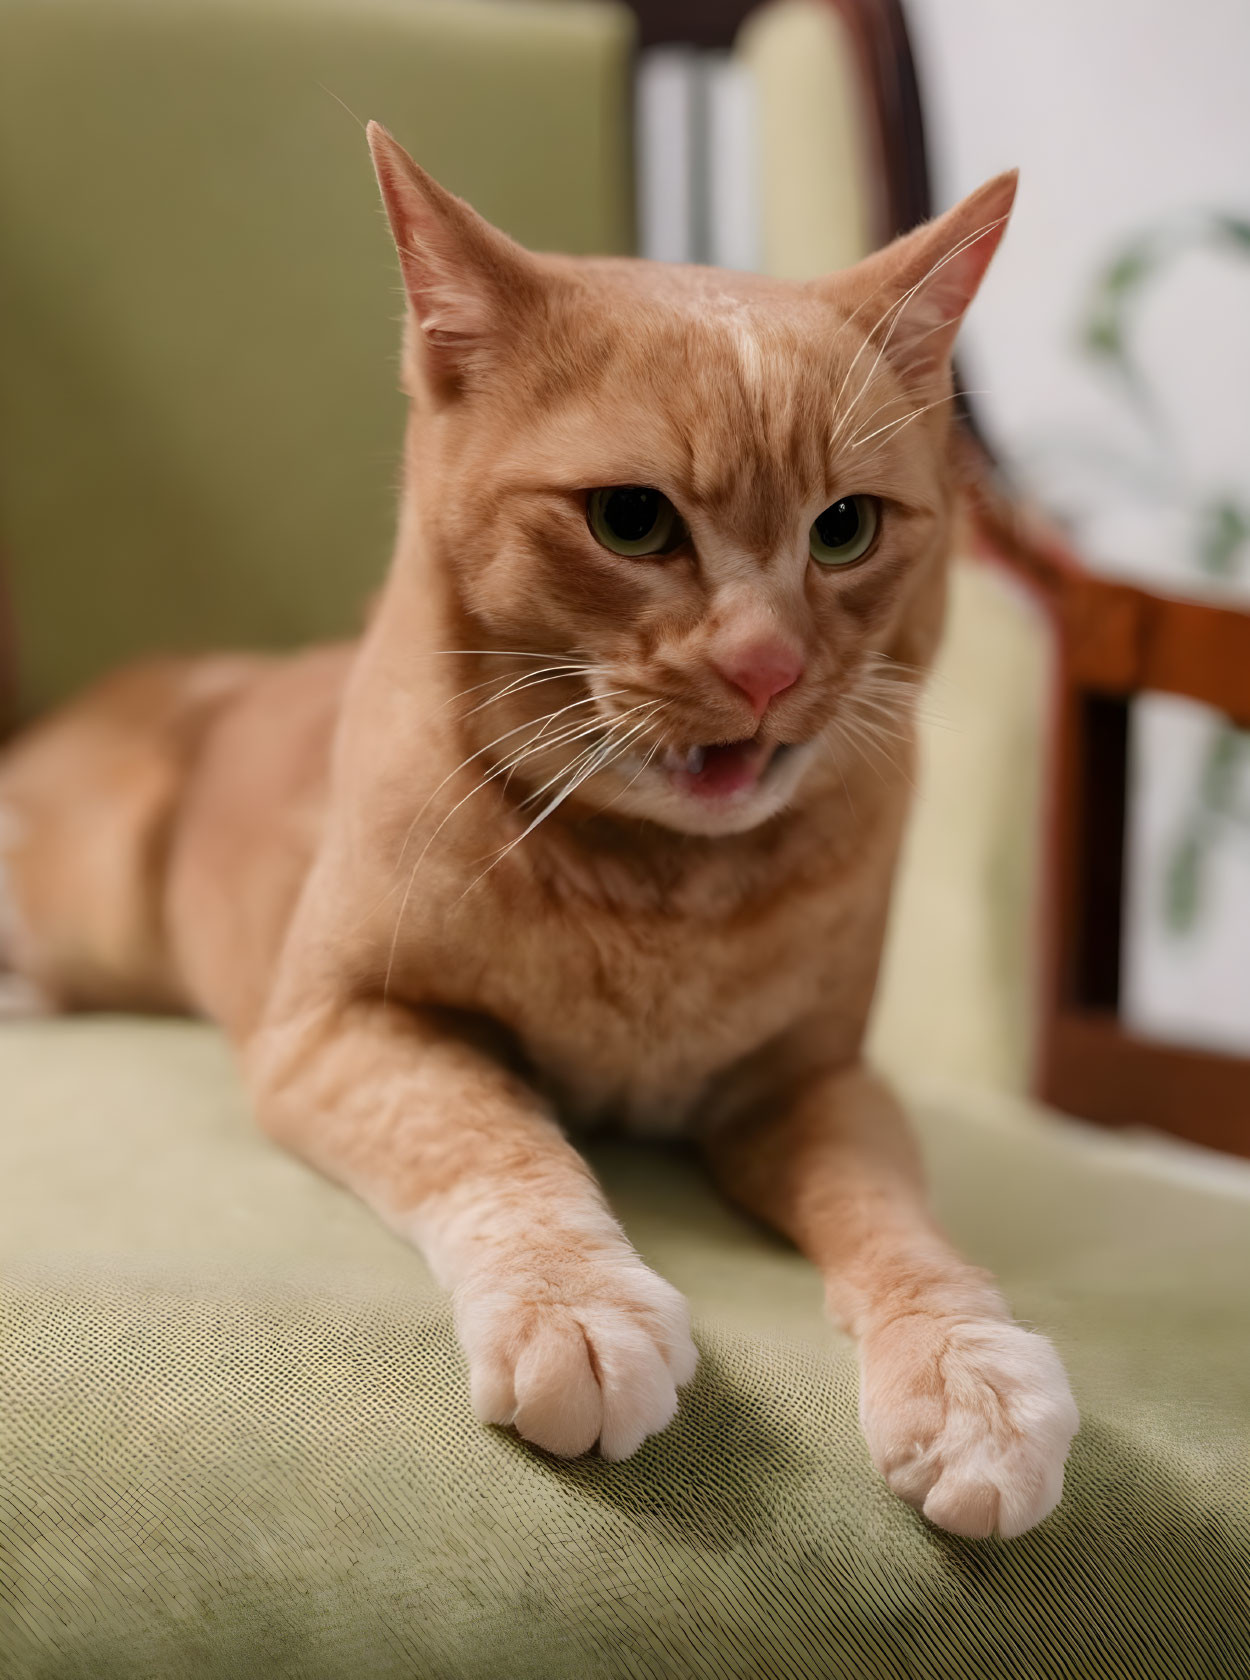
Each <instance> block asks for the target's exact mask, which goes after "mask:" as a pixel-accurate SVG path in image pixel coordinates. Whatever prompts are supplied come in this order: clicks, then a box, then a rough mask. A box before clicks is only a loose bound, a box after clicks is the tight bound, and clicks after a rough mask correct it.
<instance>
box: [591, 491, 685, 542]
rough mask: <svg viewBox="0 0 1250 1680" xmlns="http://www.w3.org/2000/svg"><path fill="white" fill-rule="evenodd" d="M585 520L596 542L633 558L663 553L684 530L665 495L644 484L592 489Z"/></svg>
mask: <svg viewBox="0 0 1250 1680" xmlns="http://www.w3.org/2000/svg"><path fill="white" fill-rule="evenodd" d="M586 523H587V524H588V525H589V526H590V530H591V535H592V536H593V537H594V539H595V541H596V542H599V543H602V544H603V546H604V548H607V549H611V551H612V553H613V554H625V555H628V556H630V557H631V558H633V559H641V558H643V557H644V556H646V555H649V554H667V553H668V551H669V550H670V549H672V548H675V547H676V546H677V544H678V543H679V542H680V541H681V539H682V538H683V537H684V536H685V533H686V528H685V526H684V525H683V524H682V522H681V516H680V515H679V514H678V512H677V509H676V508H675V507H674V506H673V504H672V502H670V501H669V499H668V497H667V496H666V495H664V494H663V492H662V491H659V490H652V489H651V488H650V487H649V486H648V485H645V484H617V485H613V486H610V487H609V488H608V489H606V490H592V491H591V492H590V496H589V498H588V500H587V503H586Z"/></svg>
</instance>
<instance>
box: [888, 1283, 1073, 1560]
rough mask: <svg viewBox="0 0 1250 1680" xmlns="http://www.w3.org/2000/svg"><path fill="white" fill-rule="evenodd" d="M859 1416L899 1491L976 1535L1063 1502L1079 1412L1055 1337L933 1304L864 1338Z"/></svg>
mask: <svg viewBox="0 0 1250 1680" xmlns="http://www.w3.org/2000/svg"><path fill="white" fill-rule="evenodd" d="M859 1416H860V1422H861V1424H862V1425H863V1430H864V1436H865V1438H866V1440H867V1442H868V1448H869V1451H870V1452H871V1453H872V1457H873V1462H874V1463H875V1464H876V1466H877V1468H878V1469H879V1470H880V1471H881V1474H882V1475H883V1476H884V1477H885V1479H886V1481H887V1482H888V1483H889V1485H890V1487H891V1488H892V1489H893V1490H894V1492H895V1493H897V1494H899V1495H900V1496H901V1497H902V1498H903V1499H905V1500H907V1502H908V1503H909V1504H911V1505H914V1506H916V1508H917V1509H918V1510H920V1511H922V1512H923V1513H924V1515H925V1516H926V1517H928V1519H929V1521H930V1522H933V1523H936V1524H937V1526H938V1527H939V1528H945V1529H949V1530H950V1532H951V1533H952V1534H962V1535H965V1536H967V1537H968V1538H970V1539H983V1538H985V1537H986V1536H987V1535H990V1534H999V1535H1001V1536H1002V1537H1003V1539H1011V1538H1012V1537H1013V1536H1015V1535H1017V1534H1023V1533H1024V1531H1025V1530H1026V1529H1029V1528H1032V1527H1033V1526H1034V1524H1036V1523H1039V1522H1041V1520H1042V1518H1043V1517H1046V1516H1048V1515H1049V1514H1050V1512H1051V1511H1053V1510H1054V1508H1055V1506H1056V1505H1057V1504H1058V1503H1059V1498H1060V1495H1061V1494H1062V1492H1063V1466H1064V1462H1065V1460H1066V1459H1067V1456H1068V1447H1069V1445H1070V1444H1071V1441H1072V1437H1073V1435H1075V1433H1076V1430H1077V1427H1078V1424H1079V1421H1080V1420H1079V1418H1078V1417H1077V1411H1076V1405H1075V1402H1074V1401H1073V1399H1072V1391H1071V1389H1070V1388H1069V1387H1068V1379H1067V1375H1066V1374H1065V1372H1064V1369H1063V1366H1062V1364H1061V1363H1060V1360H1059V1356H1058V1354H1057V1353H1056V1352H1055V1350H1054V1348H1053V1347H1052V1346H1051V1345H1050V1343H1049V1342H1048V1341H1047V1340H1046V1338H1045V1337H1044V1336H1038V1335H1036V1334H1034V1333H1033V1332H1031V1331H1028V1330H1022V1329H1021V1328H1020V1326H1019V1325H1017V1324H1012V1323H1010V1322H1006V1321H1003V1320H998V1319H959V1318H941V1317H935V1316H930V1315H928V1314H925V1313H909V1314H907V1315H906V1316H904V1317H901V1318H896V1319H894V1320H892V1321H891V1322H890V1323H888V1324H886V1325H884V1326H882V1327H881V1328H879V1329H877V1330H874V1331H871V1332H870V1333H869V1334H868V1335H867V1336H866V1337H865V1338H864V1340H863V1342H862V1344H861V1348H860V1402H859Z"/></svg>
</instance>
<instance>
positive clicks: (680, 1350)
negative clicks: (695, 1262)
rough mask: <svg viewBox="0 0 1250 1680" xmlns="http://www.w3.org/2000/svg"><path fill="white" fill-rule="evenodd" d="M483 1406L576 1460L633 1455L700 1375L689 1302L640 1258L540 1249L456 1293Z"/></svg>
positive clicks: (459, 1323) (459, 1324)
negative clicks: (547, 1258) (546, 1257)
mask: <svg viewBox="0 0 1250 1680" xmlns="http://www.w3.org/2000/svg"><path fill="white" fill-rule="evenodd" d="M456 1328H457V1329H458V1331H459V1333H460V1340H461V1342H462V1344H463V1346H464V1349H465V1352H466V1353H467V1354H468V1356H469V1369H470V1373H471V1379H472V1399H473V1410H474V1411H475V1412H476V1414H477V1416H478V1417H479V1418H481V1420H482V1422H483V1423H499V1424H514V1425H515V1426H516V1429H517V1431H518V1433H519V1434H521V1435H523V1436H524V1437H525V1439H526V1440H527V1441H532V1442H533V1443H534V1445H535V1446H538V1447H543V1448H545V1449H546V1451H547V1452H551V1453H556V1454H558V1455H559V1456H560V1457H561V1458H575V1457H577V1455H578V1454H579V1453H584V1452H587V1451H588V1450H589V1449H590V1448H591V1447H593V1446H594V1444H595V1442H596V1441H598V1443H599V1451H600V1452H601V1453H602V1454H603V1456H604V1458H610V1459H621V1458H628V1457H629V1455H630V1454H631V1453H632V1452H634V1451H636V1450H637V1448H638V1447H640V1446H641V1445H642V1443H643V1441H645V1440H646V1438H647V1436H648V1435H654V1434H656V1432H657V1431H658V1430H661V1429H663V1428H665V1426H666V1425H667V1424H669V1423H671V1422H672V1419H673V1416H674V1414H675V1412H676V1411H677V1390H678V1389H679V1388H680V1387H682V1386H683V1385H684V1384H685V1383H688V1382H689V1381H690V1379H691V1377H692V1376H693V1375H694V1369H695V1365H696V1363H697V1361H698V1354H697V1352H696V1351H695V1346H694V1343H693V1342H692V1341H691V1339H690V1314H689V1311H688V1309H687V1307H686V1303H685V1301H684V1300H683V1299H682V1297H681V1296H680V1295H679V1294H678V1293H677V1291H676V1290H675V1289H674V1288H673V1287H672V1285H671V1284H668V1283H665V1281H664V1279H663V1278H661V1277H657V1275H656V1274H655V1273H654V1272H653V1271H651V1269H650V1268H649V1267H647V1266H644V1265H643V1263H642V1261H641V1260H639V1259H638V1258H637V1256H635V1255H627V1256H624V1257H620V1258H617V1257H612V1258H610V1259H609V1258H606V1257H595V1258H588V1259H584V1260H577V1261H574V1262H570V1261H569V1260H567V1259H566V1258H563V1257H561V1258H560V1259H559V1260H558V1261H556V1260H553V1261H552V1262H551V1263H550V1264H547V1265H544V1263H543V1261H542V1259H541V1257H539V1256H535V1257H533V1259H532V1260H527V1261H526V1262H525V1263H523V1264H522V1265H521V1266H520V1267H518V1268H516V1269H515V1270H512V1271H509V1272H507V1273H504V1274H493V1275H491V1276H487V1277H481V1276H479V1277H477V1278H475V1279H473V1280H471V1281H470V1282H469V1283H467V1284H466V1285H465V1286H463V1287H462V1288H461V1289H459V1290H458V1291H457V1293H456Z"/></svg>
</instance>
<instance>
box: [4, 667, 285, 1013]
mask: <svg viewBox="0 0 1250 1680" xmlns="http://www.w3.org/2000/svg"><path fill="white" fill-rule="evenodd" d="M265 663H266V662H265V661H262V660H258V659H250V658H245V657H226V656H223V657H211V658H203V659H160V660H150V661H147V662H145V663H143V664H140V665H135V666H131V667H128V668H127V669H125V670H123V671H120V672H117V673H116V674H115V675H113V676H111V677H108V678H106V679H105V680H104V681H102V682H100V683H98V684H97V685H96V686H95V687H93V688H91V689H88V690H87V691H86V692H85V693H84V694H82V695H81V696H79V697H78V698H76V699H74V700H72V701H70V702H69V703H68V704H66V705H65V706H62V707H61V708H59V709H58V710H57V711H55V712H52V713H51V714H49V715H48V716H47V717H46V718H43V719H41V720H40V721H39V722H38V723H36V724H35V725H34V726H32V727H31V728H30V729H28V730H27V731H25V732H24V733H22V734H19V735H18V736H17V737H16V739H15V740H14V741H13V742H12V743H10V744H9V745H8V746H6V748H5V749H4V751H3V753H2V754H0V1014H31V1013H49V1012H53V1011H56V1010H65V1009H149V1010H150V1009H160V1010H171V1009H173V1010H179V1009H182V1008H183V1007H185V998H184V996H183V993H182V988H181V986H180V985H179V982H178V977H177V974H176V972H175V969H174V964H173V962H172V959H171V955H170V952H169V950H168V942H167V940H166V937H165V914H164V899H165V884H166V860H167V856H168V851H169V846H170V841H171V838H172V835H173V832H174V828H175V826H176V823H177V820H178V813H179V810H180V807H181V803H182V799H183V796H184V794H185V791H186V788H187V785H188V783H189V780H190V777H191V774H192V772H193V769H194V765H195V762H196V759H197V757H198V754H199V751H200V747H201V744H202V742H203V739H204V736H205V733H206V731H207V729H208V727H209V725H210V724H211V723H212V721H213V719H214V718H215V717H216V716H217V715H218V714H219V712H220V711H221V710H222V708H223V707H224V706H225V705H227V704H228V703H229V702H230V701H231V700H232V699H233V698H235V697H236V696H237V695H238V694H239V693H240V692H241V691H242V689H243V688H244V687H246V685H247V684H248V683H249V682H250V681H251V680H252V679H253V677H254V675H255V673H256V671H257V670H258V669H260V668H262V667H263V665H264V664H265Z"/></svg>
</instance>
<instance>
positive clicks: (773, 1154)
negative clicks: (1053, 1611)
mask: <svg viewBox="0 0 1250 1680" xmlns="http://www.w3.org/2000/svg"><path fill="white" fill-rule="evenodd" d="M753 1109H754V1111H753V1112H752V1113H751V1114H750V1115H740V1116H738V1117H737V1118H736V1119H735V1120H733V1121H731V1122H728V1123H726V1124H725V1125H724V1126H723V1127H721V1128H718V1129H716V1130H714V1131H713V1133H712V1134H711V1138H710V1141H709V1150H710V1154H711V1159H712V1163H713V1167H714V1170H715V1171H716V1173H717V1176H718V1178H719V1179H720V1181H721V1182H722V1184H723V1185H724V1187H725V1189H726V1190H727V1191H728V1193H729V1194H730V1195H731V1196H733V1197H734V1199H735V1200H736V1201H738V1202H740V1203H742V1204H743V1205H744V1206H745V1207H747V1208H749V1209H750V1210H751V1211H752V1212H753V1213H755V1214H756V1215H757V1216H759V1217H761V1218H764V1219H766V1220H767V1221H768V1222H769V1223H771V1224H772V1225H774V1226H775V1227H776V1228H777V1229H778V1230H780V1231H782V1232H784V1233H785V1234H786V1235H787V1236H789V1237H790V1238H791V1239H792V1240H793V1241H794V1242H795V1243H797V1244H798V1246H799V1247H800V1248H801V1249H802V1250H803V1251H804V1252H805V1253H806V1254H807V1255H808V1256H809V1257H810V1258H811V1259H812V1260H813V1261H814V1262H815V1263H816V1264H817V1265H818V1266H819V1267H820V1269H821V1272H822V1273H823V1275H824V1279H825V1286H826V1296H827V1299H828V1302H829V1305H830V1309H831V1311H832V1313H833V1316H834V1317H835V1318H836V1319H837V1320H839V1321H840V1322H841V1323H843V1324H844V1325H845V1326H846V1327H847V1328H848V1329H850V1330H851V1331H852V1333H853V1334H854V1335H855V1336H856V1337H857V1338H858V1341H859V1356H860V1405H859V1410H860V1422H861V1424H862V1426H863V1431H864V1435H865V1438H866V1440H867V1442H868V1447H869V1451H870V1452H871V1454H872V1457H873V1460H874V1462H875V1463H876V1465H877V1468H878V1469H879V1470H880V1471H881V1473H882V1475H883V1476H884V1477H885V1479H886V1481H887V1482H888V1483H889V1485H890V1487H892V1488H893V1489H894V1491H895V1492H896V1493H898V1494H900V1495H901V1496H902V1497H903V1498H904V1499H906V1500H907V1501H908V1502H909V1503H910V1504H912V1505H915V1506H916V1507H917V1509H919V1510H921V1511H923V1513H924V1515H925V1516H926V1517H928V1518H929V1519H930V1521H932V1522H934V1523H937V1524H938V1525H939V1526H940V1527H942V1528H946V1529H949V1530H950V1531H951V1532H952V1533H955V1534H962V1535H967V1536H971V1537H974V1538H980V1537H983V1536H986V1535H990V1534H995V1533H997V1534H999V1535H1002V1536H1003V1537H1004V1538H1009V1537H1011V1536H1014V1535H1017V1534H1022V1533H1023V1532H1024V1531H1025V1530H1026V1529H1028V1528H1032V1527H1033V1526H1034V1524H1036V1523H1039V1522H1041V1520H1042V1519H1043V1517H1045V1516H1047V1515H1048V1514H1049V1513H1050V1512H1051V1511H1052V1510H1053V1509H1054V1507H1055V1506H1056V1505H1057V1504H1058V1502H1059V1498H1060V1495H1061V1494H1062V1492H1063V1469H1064V1463H1065V1461H1066V1459H1067V1456H1068V1447H1069V1444H1070V1443H1071V1440H1072V1437H1073V1435H1074V1434H1075V1432H1076V1429H1077V1425H1078V1418H1077V1412H1076V1406H1075V1404H1074V1402H1073V1399H1072V1394H1071V1390H1070V1389H1069V1387H1068V1379H1067V1376H1066V1375H1065V1373H1064V1369H1063V1366H1062V1364H1061V1363H1060V1360H1059V1357H1058V1355H1057V1354H1056V1352H1055V1350H1054V1348H1053V1347H1052V1346H1051V1344H1050V1343H1049V1342H1048V1341H1047V1340H1046V1339H1045V1337H1044V1336H1040V1335H1037V1334H1036V1333H1034V1332H1032V1331H1028V1330H1024V1329H1022V1328H1021V1327H1020V1326H1019V1325H1018V1324H1016V1323H1014V1322H1013V1320H1012V1318H1011V1316H1010V1313H1009V1312H1008V1310H1007V1307H1006V1305H1005V1303H1004V1302H1003V1300H1002V1297H1001V1296H1000V1295H999V1293H998V1291H997V1290H996V1289H995V1288H994V1287H993V1284H992V1282H991V1281H990V1279H989V1278H988V1277H987V1276H986V1275H985V1274H984V1273H982V1272H979V1271H977V1270H975V1269H974V1268H973V1267H971V1266H970V1265H968V1264H967V1262H966V1261H964V1260H962V1259H961V1258H960V1256H959V1255H958V1254H956V1253H955V1251H954V1250H953V1249H952V1248H951V1246H950V1245H949V1243H948V1242H947V1241H946V1239H945V1238H944V1237H943V1236H942V1235H941V1233H940V1232H939V1231H938V1230H937V1228H936V1226H935V1225H934V1223H933V1221H932V1219H931V1218H930V1216H929V1214H928V1212H927V1210H926V1208H925V1204H924V1198H923V1193H922V1189H921V1184H920V1175H919V1171H918V1167H917V1162H916V1158H915V1151H914V1148H913V1146H912V1143H911V1140H910V1137H909V1135H908V1132H907V1127H906V1123H905V1121H904V1117H903V1115H902V1113H901V1111H900V1109H899V1106H898V1104H897V1102H896V1101H895V1099H894V1097H893V1095H892V1093H891V1092H890V1091H889V1090H888V1089H887V1088H886V1086H885V1085H883V1084H882V1083H881V1081H880V1080H878V1079H876V1078H875V1077H874V1076H873V1075H872V1074H870V1073H869V1072H868V1071H867V1070H866V1069H864V1068H863V1067H861V1066H853V1067H848V1068H844V1069H841V1070H838V1071H834V1072H827V1073H823V1074H819V1075H815V1076H811V1075H809V1076H807V1077H806V1078H804V1079H802V1080H801V1081H799V1082H798V1083H797V1087H796V1086H792V1087H791V1094H790V1095H789V1097H788V1098H787V1099H786V1100H785V1101H784V1102H781V1103H779V1104H777V1105H776V1106H775V1107H773V1106H772V1105H769V1104H767V1103H756V1104H754V1105H753Z"/></svg>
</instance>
